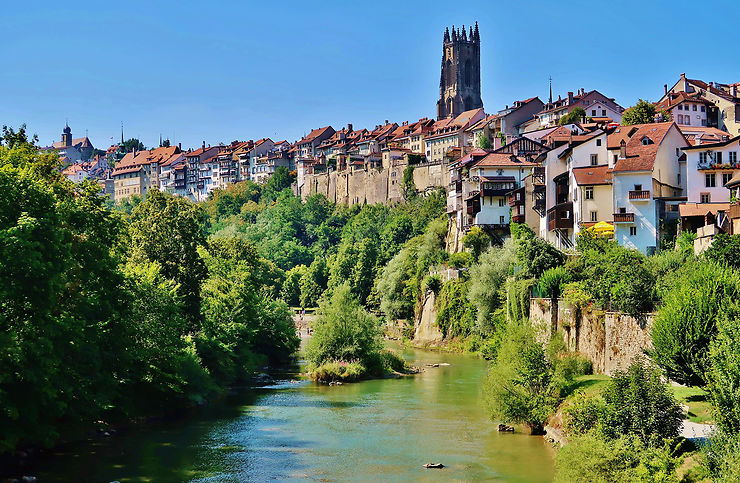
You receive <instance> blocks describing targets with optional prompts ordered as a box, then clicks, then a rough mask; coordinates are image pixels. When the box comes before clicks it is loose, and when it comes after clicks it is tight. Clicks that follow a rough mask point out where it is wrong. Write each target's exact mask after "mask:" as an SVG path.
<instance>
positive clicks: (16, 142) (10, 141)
mask: <svg viewBox="0 0 740 483" xmlns="http://www.w3.org/2000/svg"><path fill="white" fill-rule="evenodd" d="M38 142H39V137H38V135H36V134H34V135H33V136H31V137H30V138H29V137H28V134H26V125H25V124H21V126H20V127H19V128H18V131H16V130H15V129H13V128H12V127H8V126H5V125H3V131H2V135H0V146H7V147H8V149H13V148H22V147H24V146H29V145H35V144H36V143H38Z"/></svg>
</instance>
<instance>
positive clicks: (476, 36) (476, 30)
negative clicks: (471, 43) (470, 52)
mask: <svg viewBox="0 0 740 483" xmlns="http://www.w3.org/2000/svg"><path fill="white" fill-rule="evenodd" d="M475 41H476V42H480V33H479V32H478V22H477V21H476V22H475Z"/></svg>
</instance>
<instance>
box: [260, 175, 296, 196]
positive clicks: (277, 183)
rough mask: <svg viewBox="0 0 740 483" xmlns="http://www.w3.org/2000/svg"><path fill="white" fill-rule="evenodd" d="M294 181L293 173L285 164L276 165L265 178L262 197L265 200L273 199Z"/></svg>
mask: <svg viewBox="0 0 740 483" xmlns="http://www.w3.org/2000/svg"><path fill="white" fill-rule="evenodd" d="M294 182H295V175H292V174H291V173H290V172H289V171H288V168H286V167H285V166H278V167H277V168H276V169H275V172H274V173H273V175H272V176H270V179H269V180H267V183H266V184H265V187H264V189H263V190H262V197H263V199H264V200H266V201H273V200H276V199H277V198H278V195H279V194H280V193H281V192H282V191H283V190H288V189H290V185H291V184H293V183H294Z"/></svg>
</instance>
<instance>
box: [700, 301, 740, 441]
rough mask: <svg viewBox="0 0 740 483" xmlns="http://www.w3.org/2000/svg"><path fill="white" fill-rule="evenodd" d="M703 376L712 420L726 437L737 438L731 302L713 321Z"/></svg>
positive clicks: (738, 310) (735, 311) (739, 342)
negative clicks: (707, 365)
mask: <svg viewBox="0 0 740 483" xmlns="http://www.w3.org/2000/svg"><path fill="white" fill-rule="evenodd" d="M717 326H718V333H717V336H716V337H715V339H714V340H713V341H712V342H711V345H710V350H709V362H710V369H709V372H708V375H707V379H708V383H709V394H710V396H711V399H712V403H713V405H714V408H715V412H714V414H715V419H716V421H717V425H718V426H719V428H720V430H721V431H722V432H723V433H725V434H726V435H740V306H738V305H737V303H736V302H732V303H731V304H730V306H729V307H727V308H726V309H725V310H724V311H723V313H722V314H721V316H720V317H719V318H718V321H717Z"/></svg>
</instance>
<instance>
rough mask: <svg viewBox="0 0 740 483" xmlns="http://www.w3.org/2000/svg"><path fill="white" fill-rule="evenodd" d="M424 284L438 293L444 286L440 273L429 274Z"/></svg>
mask: <svg viewBox="0 0 740 483" xmlns="http://www.w3.org/2000/svg"><path fill="white" fill-rule="evenodd" d="M424 286H425V287H426V288H427V290H431V291H432V292H434V294H435V295H437V294H438V293H439V290H440V289H441V288H442V279H441V278H439V275H427V278H425V279H424Z"/></svg>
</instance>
